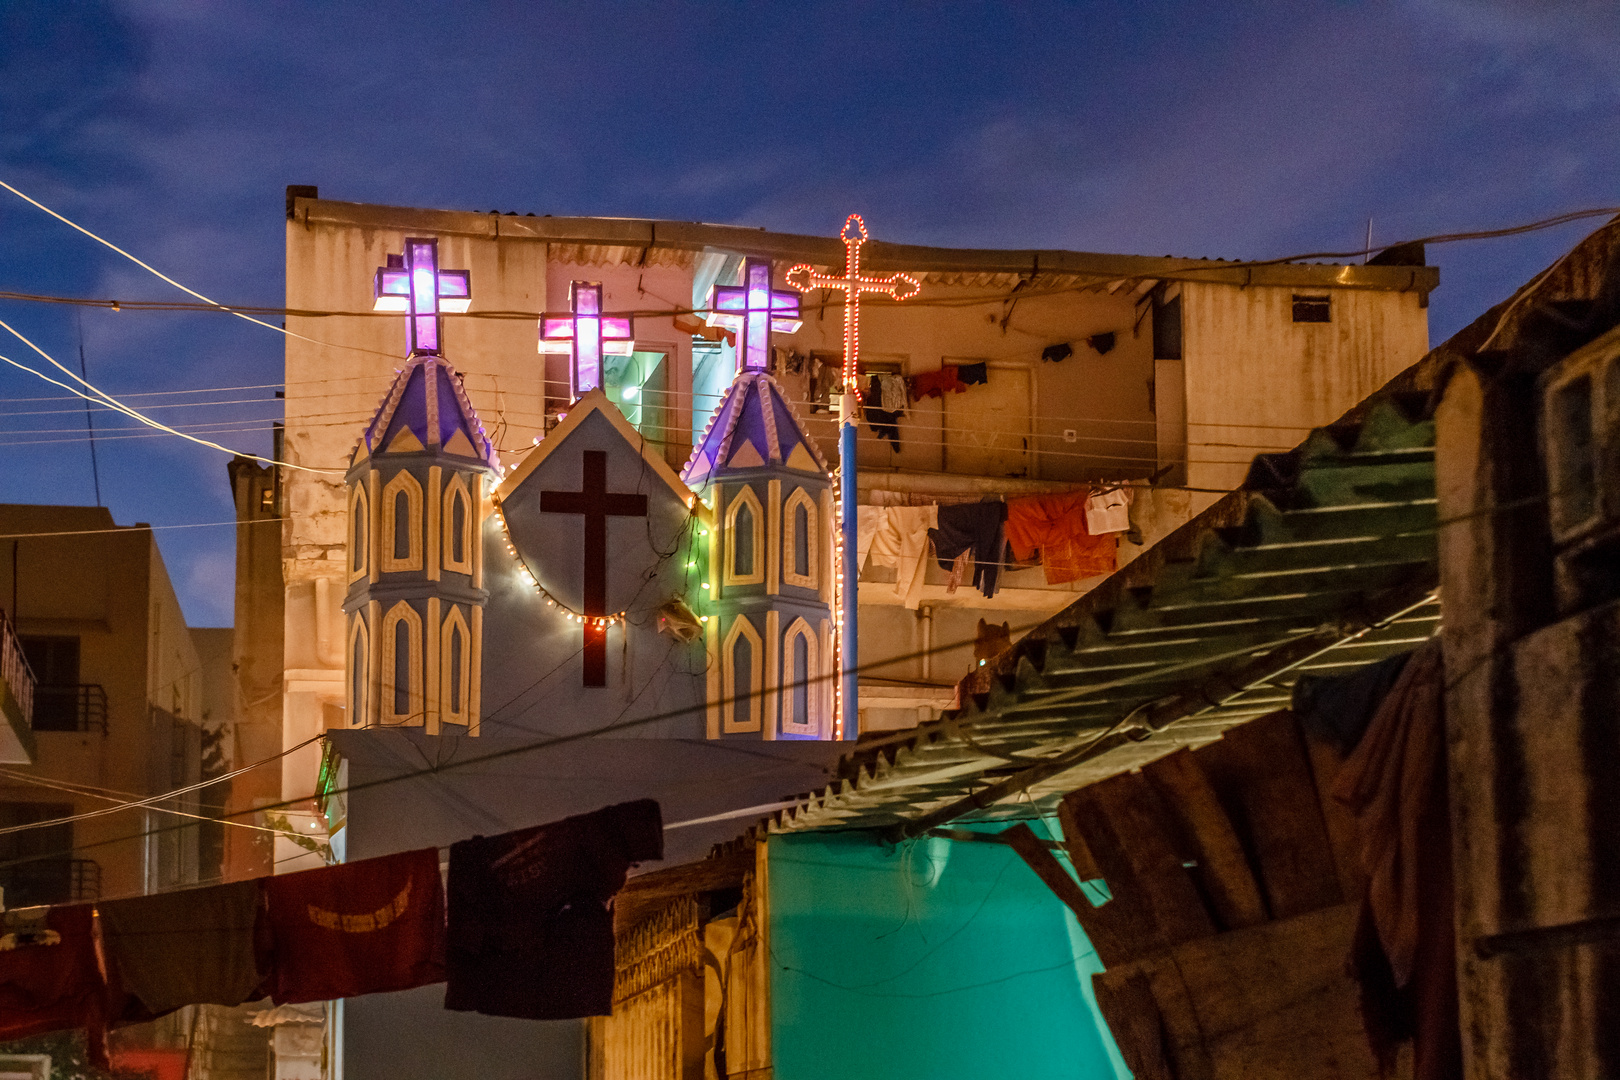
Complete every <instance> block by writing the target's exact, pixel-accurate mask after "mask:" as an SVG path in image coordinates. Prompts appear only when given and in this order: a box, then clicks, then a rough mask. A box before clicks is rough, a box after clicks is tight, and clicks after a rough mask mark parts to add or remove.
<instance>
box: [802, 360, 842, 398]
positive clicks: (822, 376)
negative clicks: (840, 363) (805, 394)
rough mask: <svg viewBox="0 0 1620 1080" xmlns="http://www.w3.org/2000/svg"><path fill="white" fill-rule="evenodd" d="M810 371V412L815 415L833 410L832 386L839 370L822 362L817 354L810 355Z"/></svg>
mask: <svg viewBox="0 0 1620 1080" xmlns="http://www.w3.org/2000/svg"><path fill="white" fill-rule="evenodd" d="M808 367H809V369H810V411H811V412H813V413H817V412H822V411H824V410H831V409H832V384H833V382H834V381H835V380H836V379H837V372H838V369H837V368H835V367H832V366H831V365H829V364H824V363H822V362H821V357H819V356H817V355H816V354H815V353H811V354H810V359H809V361H808Z"/></svg>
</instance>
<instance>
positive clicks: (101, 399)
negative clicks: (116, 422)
mask: <svg viewBox="0 0 1620 1080" xmlns="http://www.w3.org/2000/svg"><path fill="white" fill-rule="evenodd" d="M0 328H4V329H5V330H7V331H9V332H10V333H11V334H12V336H13V337H15V338H17V339H18V340H19V341H21V342H22V343H23V344H24V345H27V346H28V347H29V348H30V349H33V350H34V351H35V352H37V353H39V355H41V356H43V357H44V358H45V359H46V360H48V361H49V362H50V363H51V364H52V366H54V367H56V368H57V369H59V370H61V371H63V372H65V373H66V374H67V375H68V376H69V377H70V378H72V379H73V380H74V381H76V382H79V383H82V384H83V385H84V386H85V387H86V388H87V389H89V390H92V391H94V392H95V393H96V394H97V395H98V396H97V397H91V396H90V395H89V394H86V393H83V392H81V391H80V390H78V389H76V388H75V387H72V386H69V385H68V384H67V383H65V382H62V381H60V380H58V379H53V378H51V377H50V376H49V375H47V374H45V373H44V372H43V371H40V370H39V369H37V368H32V367H29V366H28V365H27V364H24V363H21V362H19V361H16V360H13V359H12V358H11V357H9V356H4V355H0V360H4V361H5V362H6V363H8V364H10V365H11V366H12V367H15V368H20V369H21V370H23V371H26V372H28V373H29V374H30V375H33V376H35V377H37V378H40V379H44V380H45V381H46V382H48V383H51V384H52V385H55V386H60V387H61V388H62V389H64V390H66V391H68V392H69V393H71V394H74V395H75V396H77V397H81V398H84V399H85V400H86V401H95V402H98V403H102V404H105V405H107V406H109V407H110V408H112V409H115V410H117V411H118V412H121V413H123V414H124V415H126V416H129V417H131V418H132V419H135V420H138V421H140V422H141V423H142V424H145V425H146V426H147V427H150V428H154V429H156V430H158V431H160V432H167V433H168V434H171V435H174V436H176V437H178V438H181V439H185V440H186V441H187V442H193V443H196V444H197V445H199V446H206V447H208V448H209V449H211V450H219V451H221V452H223V453H226V454H233V455H236V456H238V457H245V458H251V459H252V460H254V461H258V462H263V463H264V464H266V465H280V466H284V467H285V468H289V469H297V470H298V471H300V472H308V473H316V474H319V475H327V476H332V475H335V476H342V475H343V470H341V469H316V468H311V467H310V466H307V465H294V464H293V463H291V462H287V461H279V460H277V459H275V458H269V457H264V456H263V455H260V454H249V453H244V452H243V451H240V450H233V449H231V448H230V447H228V446H223V445H221V444H220V443H216V442H210V441H209V440H207V439H202V438H198V437H197V436H195V435H188V434H186V433H185V432H183V431H177V430H176V429H174V428H172V427H170V426H169V425H167V424H165V423H163V422H162V421H159V420H154V419H152V418H151V417H149V416H147V415H145V414H144V413H141V412H138V411H136V410H135V409H134V408H132V407H131V406H128V405H125V404H124V403H123V402H121V401H118V400H116V399H115V398H112V397H109V396H108V395H107V394H105V393H103V392H102V391H101V390H99V389H97V388H96V387H95V386H92V385H91V384H90V383H88V382H86V381H85V380H84V379H82V378H80V377H79V376H78V375H75V374H74V373H73V372H72V371H70V370H68V368H66V367H64V366H63V365H62V364H61V363H59V362H58V361H57V360H56V358H55V357H53V356H51V354H50V353H47V352H46V351H45V350H44V349H42V348H40V347H39V346H38V345H35V344H34V343H33V342H32V341H30V340H28V338H26V337H24V336H23V335H22V334H21V333H20V332H19V331H17V330H16V329H15V328H14V327H12V326H11V324H10V323H7V322H6V321H4V320H3V319H0Z"/></svg>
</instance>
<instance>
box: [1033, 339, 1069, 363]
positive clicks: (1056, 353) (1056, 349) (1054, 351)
mask: <svg viewBox="0 0 1620 1080" xmlns="http://www.w3.org/2000/svg"><path fill="white" fill-rule="evenodd" d="M1073 355H1074V346H1073V345H1070V344H1069V343H1068V342H1066V341H1065V342H1061V343H1059V344H1057V345H1048V346H1047V347H1046V348H1044V349H1042V350H1041V359H1042V360H1050V361H1051V362H1052V363H1054V364H1056V363H1059V362H1060V361H1063V360H1067V359H1068V358H1069V357H1071V356H1073Z"/></svg>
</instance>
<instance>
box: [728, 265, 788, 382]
mask: <svg viewBox="0 0 1620 1080" xmlns="http://www.w3.org/2000/svg"><path fill="white" fill-rule="evenodd" d="M707 322H708V324H709V325H710V326H723V327H725V328H726V329H728V330H734V331H736V333H737V346H738V347H737V355H738V356H739V357H740V358H741V361H742V362H741V364H740V365H739V366H740V367H741V368H742V370H744V371H764V370H766V368H768V367H769V366H770V359H771V331H772V330H779V331H781V332H782V333H784V334H791V333H793V332H794V331H795V330H797V329H798V328H799V327H800V326H802V325H804V324H803V323H802V322H801V321H800V319H799V294H798V293H791V292H778V291H776V290H773V289H772V288H771V261H770V260H769V259H749V260H748V261H747V262H745V263H744V264H743V283H742V284H741V285H716V286H714V288H712V289H710V290H709V315H708V319H707Z"/></svg>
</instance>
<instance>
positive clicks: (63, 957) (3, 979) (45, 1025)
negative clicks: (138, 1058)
mask: <svg viewBox="0 0 1620 1080" xmlns="http://www.w3.org/2000/svg"><path fill="white" fill-rule="evenodd" d="M94 922H95V915H94V908H93V907H92V905H90V904H71V905H64V906H61V907H48V908H47V907H31V908H15V909H13V910H11V911H6V912H0V1041H3V1040H7V1039H22V1038H27V1037H28V1036H30V1035H42V1034H44V1033H45V1032H47V1031H61V1030H64V1029H67V1028H76V1027H85V1028H90V1029H92V1031H91V1052H92V1054H93V1055H94V1056H96V1057H97V1058H101V1059H102V1060H103V1062H104V1055H105V1052H106V1048H105V1040H104V1039H103V1038H101V1037H100V1035H101V1034H103V1033H104V1032H105V1028H106V1023H107V987H106V983H105V982H104V981H103V979H102V976H101V966H100V965H99V964H98V963H97V962H96V945H95V936H94V933H95V932H94Z"/></svg>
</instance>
